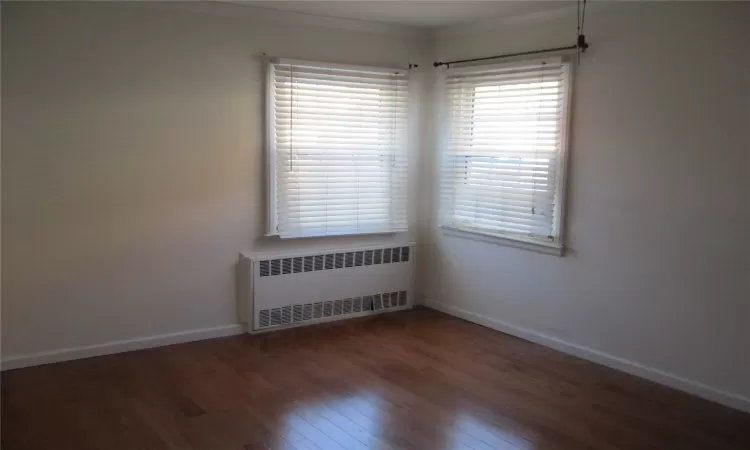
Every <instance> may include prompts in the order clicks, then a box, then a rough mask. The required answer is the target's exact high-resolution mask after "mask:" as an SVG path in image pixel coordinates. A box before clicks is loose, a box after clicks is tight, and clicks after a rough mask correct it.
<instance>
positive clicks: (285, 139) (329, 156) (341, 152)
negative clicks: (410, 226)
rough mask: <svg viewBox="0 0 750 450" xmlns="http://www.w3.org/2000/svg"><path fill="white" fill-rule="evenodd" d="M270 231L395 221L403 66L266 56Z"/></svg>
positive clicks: (401, 196)
mask: <svg viewBox="0 0 750 450" xmlns="http://www.w3.org/2000/svg"><path fill="white" fill-rule="evenodd" d="M268 79H269V90H268V96H269V99H268V100H269V101H268V105H269V141H270V142H269V149H270V158H269V161H270V162H271V164H270V165H271V167H269V170H270V171H271V174H270V177H271V183H270V185H271V186H270V191H271V200H270V203H271V208H270V210H271V211H270V223H269V227H270V232H271V234H278V235H279V236H281V237H283V238H287V237H289V238H291V237H305V236H330V235H344V234H360V233H380V232H399V231H405V230H406V227H407V218H406V199H407V192H406V189H407V152H406V132H407V130H406V117H407V97H408V81H407V74H406V73H405V71H400V70H394V69H378V68H362V67H348V66H340V65H328V64H322V63H310V62H300V61H283V60H282V61H279V62H276V63H271V64H269V74H268Z"/></svg>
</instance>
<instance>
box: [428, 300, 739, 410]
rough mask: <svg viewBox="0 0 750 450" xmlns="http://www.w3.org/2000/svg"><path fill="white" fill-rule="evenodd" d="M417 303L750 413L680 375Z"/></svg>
mask: <svg viewBox="0 0 750 450" xmlns="http://www.w3.org/2000/svg"><path fill="white" fill-rule="evenodd" d="M420 304H422V305H424V306H427V307H428V308H432V309H436V310H438V311H441V312H444V313H446V314H450V315H452V316H455V317H459V318H461V319H464V320H468V321H469V322H474V323H477V324H479V325H482V326H485V327H488V328H492V329H494V330H498V331H502V332H503V333H507V334H510V335H513V336H516V337H519V338H521V339H525V340H527V341H531V342H534V343H536V344H540V345H544V346H545V347H550V348H553V349H555V350H557V351H561V352H563V353H567V354H570V355H573V356H577V357H579V358H583V359H587V360H589V361H593V362H595V363H597V364H601V365H604V366H607V367H611V368H613V369H617V370H620V371H622V372H626V373H629V374H631V375H635V376H637V377H641V378H645V379H647V380H650V381H653V382H656V383H659V384H663V385H665V386H669V387H671V388H674V389H677V390H680V391H683V392H687V393H689V394H692V395H695V396H697V397H701V398H704V399H706V400H711V401H713V402H716V403H720V404H722V405H725V406H729V407H730V408H735V409H739V410H741V411H745V412H750V398H747V397H744V396H742V395H739V394H735V393H732V392H727V391H724V390H721V389H718V388H715V387H711V386H708V385H705V384H703V383H699V382H697V381H693V380H688V379H686V378H682V377H680V376H677V375H674V374H671V373H667V372H664V371H662V370H659V369H655V368H653V367H648V366H644V365H642V364H639V363H637V362H633V361H629V360H627V359H623V358H619V357H617V356H613V355H610V354H608V353H604V352H601V351H599V350H594V349H592V348H588V347H584V346H580V345H576V344H572V343H570V342H566V341H563V340H560V339H558V338H555V337H552V336H548V335H545V334H542V333H538V332H536V331H533V330H530V329H528V328H523V327H519V326H516V325H511V324H509V323H507V322H503V321H501V320H497V319H493V318H489V317H485V316H482V315H479V314H477V313H474V312H471V311H467V310H465V309H462V308H458V307H456V306H453V305H449V304H446V303H442V302H438V301H436V300H434V299H431V298H427V297H423V298H422V299H421V301H420Z"/></svg>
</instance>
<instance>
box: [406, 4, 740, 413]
mask: <svg viewBox="0 0 750 450" xmlns="http://www.w3.org/2000/svg"><path fill="white" fill-rule="evenodd" d="M748 24H750V4H748V3H721V2H710V3H692V2H680V3H676V2H673V3H637V2H626V3H624V4H619V5H610V4H606V3H601V2H600V3H592V4H590V5H589V9H588V14H587V18H586V34H587V37H588V39H589V41H590V42H591V48H590V50H589V51H588V52H587V53H586V54H585V56H584V57H583V58H582V61H581V65H580V67H578V68H577V76H576V80H575V91H574V94H573V99H574V105H573V131H572V137H573V138H572V142H571V159H570V177H569V180H570V182H569V190H568V193H569V196H568V202H569V208H568V215H567V219H568V220H567V245H568V247H569V250H568V253H567V255H566V256H565V257H563V258H558V257H553V256H549V255H543V254H538V253H533V252H529V251H524V250H518V249H513V248H508V247H501V246H498V245H493V244H488V243H481V242H475V241H470V240H466V239H461V238H456V237H449V236H444V235H442V234H441V232H440V231H439V230H438V229H437V228H436V224H435V219H434V217H435V208H434V203H435V199H434V198H433V199H432V201H431V204H432V205H433V209H432V214H431V215H430V216H429V217H430V218H429V221H430V226H429V229H430V230H431V232H430V233H428V234H427V237H426V238H425V239H424V240H423V247H424V248H425V250H424V252H426V253H427V254H426V255H425V254H423V256H424V257H425V261H428V262H430V265H429V266H428V267H424V266H423V267H421V268H420V270H421V271H422V273H423V274H424V273H427V274H430V275H431V276H429V277H425V276H423V277H421V280H420V286H421V291H422V293H423V294H425V295H426V296H427V297H428V300H430V299H431V300H433V301H437V302H441V303H439V304H437V306H442V307H443V308H444V309H446V310H449V311H452V312H454V313H460V314H463V315H464V316H466V317H468V316H472V315H473V316H472V317H473V318H474V320H480V321H484V323H488V324H493V325H494V326H496V327H497V328H501V329H505V330H507V331H510V332H512V333H514V334H519V335H522V336H524V337H527V338H530V339H534V340H537V341H538V342H543V343H545V344H547V345H552V346H555V347H556V348H560V349H564V350H566V351H570V352H572V353H576V354H579V355H582V356H585V357H587V358H590V359H594V360H597V361H600V362H604V363H607V364H610V365H613V366H615V367H618V368H621V369H624V370H629V371H631V372H633V373H637V374H639V375H641V376H647V377H650V378H652V379H656V380H658V381H661V382H668V383H670V384H672V385H675V386H678V387H680V388H682V389H686V390H690V391H691V392H695V393H698V394H700V395H704V396H708V397H710V398H714V399H718V400H720V401H724V402H726V403H730V404H735V405H739V406H741V407H744V408H750V356H749V355H750V326H749V325H750V259H749V258H750V244H749V243H750V240H748V230H750V185H749V184H748V183H749V181H750V110H749V108H750V51H748V49H750V35H749V34H748V33H749V32H750V28H749V27H748ZM574 27H575V11H573V15H561V16H560V17H556V18H550V19H545V20H541V19H540V21H538V22H534V21H525V22H516V23H515V24H514V23H509V24H506V26H504V27H500V28H497V29H494V30H482V29H479V30H478V31H475V32H466V30H464V32H462V33H455V32H454V33H448V32H444V33H441V34H440V36H439V37H438V42H437V54H438V57H439V58H440V59H443V60H445V59H451V58H469V57H476V56H486V55H493V54H501V53H504V52H515V51H523V50H527V49H534V48H545V47H555V46H559V45H565V44H568V43H572V42H573V39H574V37H575V36H574V35H575V33H572V31H573V30H574ZM433 175H434V173H433ZM432 182H434V176H433V177H432ZM424 192H434V189H424ZM425 241H426V242H425Z"/></svg>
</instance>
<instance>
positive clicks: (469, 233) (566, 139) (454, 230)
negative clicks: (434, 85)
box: [438, 56, 574, 256]
mask: <svg viewBox="0 0 750 450" xmlns="http://www.w3.org/2000/svg"><path fill="white" fill-rule="evenodd" d="M543 61H547V62H549V61H554V62H556V63H561V64H562V66H563V72H564V76H563V80H564V84H563V88H564V89H565V92H564V94H563V106H562V119H561V124H560V135H559V138H558V142H559V149H560V150H559V161H560V162H559V174H558V177H557V183H556V187H555V189H556V192H557V199H558V201H557V202H556V205H555V206H556V207H555V209H554V211H553V213H554V215H553V219H552V230H553V233H554V236H557V240H555V241H551V242H547V241H543V240H540V239H534V238H531V237H529V238H525V237H523V236H517V235H512V234H507V233H503V232H497V233H494V232H492V231H491V230H484V229H478V228H472V227H460V226H455V225H451V224H447V223H444V220H445V219H444V218H445V216H444V214H445V212H444V211H440V213H439V217H440V220H439V228H440V229H441V230H442V232H443V234H445V235H448V236H455V237H461V238H465V239H471V240H476V241H481V242H490V243H493V244H498V245H503V246H509V247H514V248H521V249H526V250H532V251H538V252H541V253H546V254H552V255H557V256H564V254H565V220H566V216H567V214H566V212H567V201H566V200H567V199H566V198H567V190H568V159H569V152H570V134H571V133H570V127H571V123H572V120H571V115H572V105H571V104H572V99H573V95H572V91H573V77H574V71H573V64H572V59H571V58H570V57H562V56H556V57H555V56H553V57H550V58H535V59H520V60H516V61H513V62H509V63H500V64H497V63H496V64H474V65H471V66H466V69H476V68H477V67H481V66H487V67H488V68H490V67H503V68H507V67H522V66H528V65H529V64H536V63H541V62H543ZM460 69H461V68H458V69H455V70H456V71H457V72H460ZM447 70H450V69H447V68H446V69H444V70H443V72H442V77H441V78H442V79H443V81H444V79H445V75H446V71H447ZM441 90H442V86H441ZM442 94H443V93H442V92H441V95H442ZM442 99H443V101H442V105H443V107H444V108H448V109H449V108H450V107H449V106H447V105H446V97H445V96H444V95H443V97H442ZM444 117H445V116H444ZM448 126H450V123H449V124H448ZM446 128H447V127H446ZM445 137H447V134H446V135H444V136H443V139H442V141H443V143H442V145H441V148H442V151H443V152H445V151H446V142H447V140H446V139H445ZM441 164H442V163H441ZM440 170H441V168H440V167H438V171H440ZM441 188H442V180H441V181H440V182H439V183H438V189H441ZM439 204H440V206H441V208H442V202H440V203H439Z"/></svg>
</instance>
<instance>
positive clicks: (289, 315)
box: [258, 291, 407, 328]
mask: <svg viewBox="0 0 750 450" xmlns="http://www.w3.org/2000/svg"><path fill="white" fill-rule="evenodd" d="M406 299H407V294H406V291H400V292H386V293H383V294H375V295H365V296H364V297H355V298H343V299H340V300H329V301H327V302H317V303H306V304H303V305H288V306H283V307H281V308H272V309H263V310H261V311H260V313H259V315H258V319H259V321H260V324H259V325H260V328H268V327H276V326H279V325H288V324H290V323H298V322H304V321H307V320H313V319H321V318H325V317H332V316H341V315H347V314H354V313H359V312H366V311H381V310H387V309H390V308H398V307H401V306H406Z"/></svg>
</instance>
